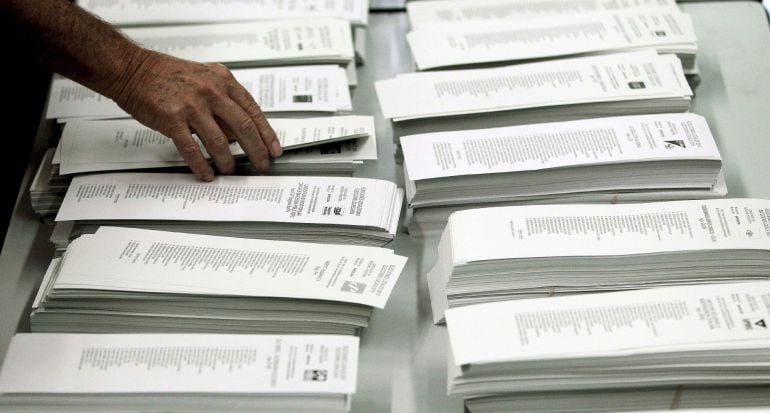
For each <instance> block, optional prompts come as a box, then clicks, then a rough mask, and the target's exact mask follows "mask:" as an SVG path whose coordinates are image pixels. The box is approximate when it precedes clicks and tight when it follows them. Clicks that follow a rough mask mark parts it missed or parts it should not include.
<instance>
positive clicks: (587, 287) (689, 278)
mask: <svg viewBox="0 0 770 413" xmlns="http://www.w3.org/2000/svg"><path fill="white" fill-rule="evenodd" d="M768 268H770V201H768V200H761V199H711V200H695V201H673V202H654V203H644V204H617V205H598V204H588V205H539V206H518V207H501V208H481V209H469V210H464V211H459V212H457V213H455V214H453V215H452V216H451V217H450V218H449V222H448V224H447V228H446V230H445V231H444V233H443V234H442V236H441V241H440V242H439V247H438V260H437V262H436V265H435V266H434V267H433V269H431V270H430V272H429V273H428V275H427V277H428V286H429V289H430V294H431V305H432V307H433V315H434V320H435V321H436V322H439V321H440V320H441V318H442V317H443V315H444V312H445V310H446V308H447V307H454V306H461V305H469V304H476V303H483V302H489V301H502V300H506V299H513V298H530V297H538V296H540V297H544V296H549V295H553V294H561V293H564V294H575V293H591V292H597V291H615V290H625V289H638V288H650V287H656V286H667V285H678V284H698V283H719V282H728V281H730V282H737V281H751V280H766V279H768V277H770V270H768Z"/></svg>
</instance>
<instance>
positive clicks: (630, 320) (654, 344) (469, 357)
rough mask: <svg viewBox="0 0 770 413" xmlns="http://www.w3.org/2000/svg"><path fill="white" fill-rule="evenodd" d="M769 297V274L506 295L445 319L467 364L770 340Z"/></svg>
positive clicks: (453, 342)
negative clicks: (757, 278)
mask: <svg viewBox="0 0 770 413" xmlns="http://www.w3.org/2000/svg"><path fill="white" fill-rule="evenodd" d="M768 302H770V282H766V281H765V282H754V283H735V284H712V285H702V286H682V287H667V288H656V289H650V290H639V291H625V292H617V293H606V294H593V295H592V296H591V298H590V299H586V297H585V296H570V297H552V298H548V299H531V300H517V301H504V302H497V303H489V304H479V305H473V306H467V307H460V308H454V309H449V310H447V311H446V319H447V326H448V331H449V339H450V342H451V347H452V354H453V356H454V359H455V363H456V364H457V365H465V364H471V363H479V364H483V363H491V362H501V361H518V360H537V359H553V358H562V357H590V356H611V355H622V354H644V353H657V352H659V351H666V350H667V349H668V350H673V349H680V350H681V349H683V348H686V347H687V346H689V348H691V349H708V348H710V347H711V348H713V347H717V348H719V347H720V346H729V345H730V343H735V345H738V346H740V345H741V344H740V343H742V342H744V343H745V345H764V346H765V347H766V346H767V345H768V343H770V328H763V327H762V326H761V325H762V324H763V323H767V322H769V321H770V307H769V306H768V305H767V303H768ZM480 320H483V322H480ZM759 343H764V344H759Z"/></svg>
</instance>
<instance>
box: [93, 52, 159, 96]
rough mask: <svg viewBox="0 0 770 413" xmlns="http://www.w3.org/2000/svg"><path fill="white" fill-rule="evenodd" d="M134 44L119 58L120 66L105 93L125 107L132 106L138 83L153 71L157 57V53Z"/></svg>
mask: <svg viewBox="0 0 770 413" xmlns="http://www.w3.org/2000/svg"><path fill="white" fill-rule="evenodd" d="M132 46H133V47H132V48H131V50H130V51H128V52H127V53H126V55H125V58H123V59H119V61H118V67H117V68H116V70H115V72H114V73H115V74H116V76H115V77H114V78H113V80H112V81H111V82H110V85H108V88H107V90H106V91H105V93H104V95H105V96H107V97H109V98H110V99H112V100H114V101H115V102H117V104H118V105H119V106H120V107H121V108H123V109H126V108H127V107H128V106H131V101H132V100H133V95H134V92H135V91H136V90H137V85H139V84H141V83H142V79H143V78H146V77H147V75H148V74H149V73H151V72H152V67H153V66H154V65H155V60H156V59H157V56H156V55H157V53H155V52H153V51H150V50H147V49H144V48H142V47H139V46H136V45H132Z"/></svg>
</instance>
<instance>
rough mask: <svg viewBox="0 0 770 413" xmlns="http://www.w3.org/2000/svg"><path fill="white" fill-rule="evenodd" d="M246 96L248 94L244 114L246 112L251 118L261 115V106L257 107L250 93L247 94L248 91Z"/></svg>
mask: <svg viewBox="0 0 770 413" xmlns="http://www.w3.org/2000/svg"><path fill="white" fill-rule="evenodd" d="M247 96H249V103H248V105H246V108H245V110H246V114H248V115H249V116H251V117H252V118H255V117H259V116H262V108H261V107H259V105H258V104H257V102H255V101H254V99H252V98H251V95H248V92H247Z"/></svg>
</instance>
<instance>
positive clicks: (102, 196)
mask: <svg viewBox="0 0 770 413" xmlns="http://www.w3.org/2000/svg"><path fill="white" fill-rule="evenodd" d="M403 196H404V193H403V190H401V189H399V188H397V187H396V185H395V184H394V183H392V182H389V181H383V180H379V179H365V178H343V177H311V176H299V177H298V176H219V177H217V178H216V180H215V181H213V182H200V181H198V180H197V179H196V178H195V177H194V176H193V175H191V174H153V173H113V174H98V175H86V176H79V177H76V178H74V179H73V180H72V183H71V184H70V186H69V189H68V190H67V195H66V196H65V198H64V203H63V204H62V206H61V209H60V210H59V213H58V215H57V216H56V221H59V222H61V221H77V226H76V228H75V233H73V234H72V235H71V237H70V239H73V238H72V237H74V236H76V235H78V234H79V233H93V232H95V230H96V228H98V227H99V226H101V225H115V226H124V227H136V228H145V229H157V230H167V231H178V232H185V233H195V234H208V235H220V236H233V237H240V238H264V239H275V240H290V241H307V242H323V243H334V244H359V245H377V246H381V245H384V244H386V243H388V242H389V241H391V240H392V239H393V237H394V236H395V233H396V229H397V228H398V218H399V214H400V211H401V203H402V201H403ZM62 241H63V242H65V243H66V242H67V241H68V240H61V239H60V240H58V242H57V244H58V245H57V247H59V248H61V247H62V246H63V245H62V244H61V242H62Z"/></svg>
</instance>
